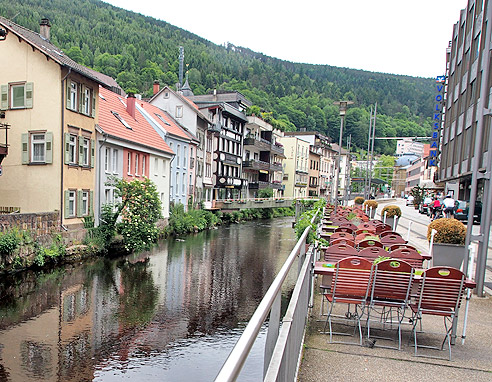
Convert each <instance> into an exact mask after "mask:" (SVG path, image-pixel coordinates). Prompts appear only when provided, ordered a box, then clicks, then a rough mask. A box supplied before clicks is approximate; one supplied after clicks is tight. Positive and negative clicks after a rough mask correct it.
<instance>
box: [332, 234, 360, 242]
mask: <svg viewBox="0 0 492 382" xmlns="http://www.w3.org/2000/svg"><path fill="white" fill-rule="evenodd" d="M337 239H349V240H353V239H354V235H352V234H351V233H348V232H335V233H333V234H332V235H331V236H330V242H331V241H332V240H337Z"/></svg>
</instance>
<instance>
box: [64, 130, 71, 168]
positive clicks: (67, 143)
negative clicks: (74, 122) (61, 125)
mask: <svg viewBox="0 0 492 382" xmlns="http://www.w3.org/2000/svg"><path fill="white" fill-rule="evenodd" d="M69 163H70V134H69V133H65V164H69Z"/></svg>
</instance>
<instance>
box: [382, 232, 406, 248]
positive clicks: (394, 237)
mask: <svg viewBox="0 0 492 382" xmlns="http://www.w3.org/2000/svg"><path fill="white" fill-rule="evenodd" d="M381 243H383V245H384V246H385V247H390V246H392V245H393V244H406V243H407V241H406V240H405V239H404V238H402V237H401V236H400V235H399V234H389V235H386V236H384V237H382V238H381Z"/></svg>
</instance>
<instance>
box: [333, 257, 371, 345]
mask: <svg viewBox="0 0 492 382" xmlns="http://www.w3.org/2000/svg"><path fill="white" fill-rule="evenodd" d="M372 270H373V264H372V263H371V262H370V261H368V260H366V259H363V258H360V257H348V258H346V259H343V260H340V261H339V262H337V264H336V270H335V276H334V277H333V282H332V287H331V290H330V292H329V293H327V294H325V298H326V300H327V302H328V304H329V308H328V317H327V318H326V323H325V328H324V331H325V332H326V326H327V325H328V326H329V328H330V343H332V342H333V334H340V335H350V334H348V333H334V332H333V327H332V320H333V318H337V319H339V320H341V321H344V322H347V321H355V324H356V325H355V327H354V333H355V330H356V329H357V328H358V329H359V342H358V344H359V345H362V328H361V324H360V322H361V318H362V317H363V315H364V312H365V308H366V304H367V301H368V296H369V295H370V289H371V278H372ZM336 303H342V304H348V309H349V310H348V311H347V313H346V314H345V315H343V316H340V315H339V316H335V315H334V312H333V308H334V307H335V305H336ZM350 305H354V306H355V309H354V312H350Z"/></svg>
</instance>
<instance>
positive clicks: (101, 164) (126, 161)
mask: <svg viewBox="0 0 492 382" xmlns="http://www.w3.org/2000/svg"><path fill="white" fill-rule="evenodd" d="M99 97H100V101H99V105H100V106H99V124H98V127H97V130H98V134H97V153H98V156H97V157H98V162H97V166H96V168H97V173H98V176H97V179H98V181H97V185H98V186H97V193H96V201H97V203H96V206H97V208H96V209H95V219H96V224H98V223H99V219H100V213H101V208H102V206H103V205H104V204H108V203H109V204H111V203H114V202H115V194H114V187H112V186H111V185H110V184H108V181H110V180H111V178H112V177H117V178H123V179H126V180H128V181H132V180H134V179H137V180H142V179H144V178H149V179H151V180H152V181H153V182H154V184H155V185H156V188H157V192H158V194H159V197H160V200H161V205H162V210H161V212H162V215H163V217H164V218H165V219H167V218H168V217H169V197H170V195H169V190H170V178H171V177H170V168H171V159H172V158H173V157H174V153H173V152H172V151H171V149H170V147H169V146H168V145H167V144H166V143H165V142H164V139H163V138H161V137H160V136H159V134H158V133H157V131H156V130H155V129H154V127H153V126H152V125H151V124H150V123H149V122H148V121H147V119H146V118H145V116H144V115H143V113H142V111H141V110H140V108H137V107H136V103H137V102H142V101H138V100H136V98H135V97H134V96H133V95H129V96H128V97H127V98H126V99H125V98H124V97H122V96H120V95H119V94H116V93H114V92H112V91H110V90H108V89H104V88H102V87H101V88H100V89H99Z"/></svg>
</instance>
